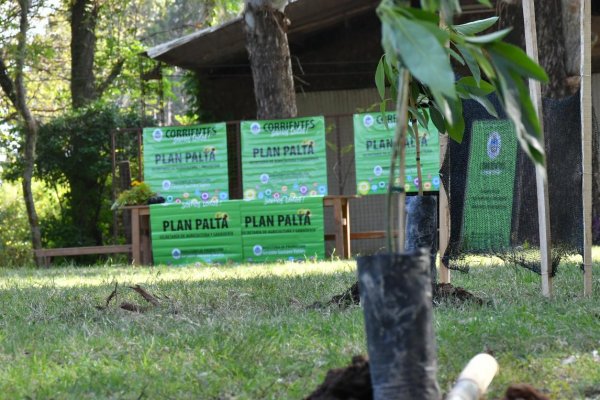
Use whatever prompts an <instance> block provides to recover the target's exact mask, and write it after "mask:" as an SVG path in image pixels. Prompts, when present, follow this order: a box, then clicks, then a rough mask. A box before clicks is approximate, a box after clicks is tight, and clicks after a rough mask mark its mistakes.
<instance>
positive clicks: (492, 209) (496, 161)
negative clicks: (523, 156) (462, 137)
mask: <svg viewBox="0 0 600 400" xmlns="http://www.w3.org/2000/svg"><path fill="white" fill-rule="evenodd" d="M516 160H517V138H516V134H515V131H514V128H513V126H512V124H511V123H510V122H509V121H508V120H484V121H475V122H474V123H473V129H472V133H471V149H470V152H469V167H468V175H467V189H466V194H465V208H464V219H463V244H462V247H463V249H464V250H471V251H483V250H487V251H489V250H501V249H505V248H507V247H509V246H510V232H511V222H512V209H513V187H514V181H515V166H516Z"/></svg>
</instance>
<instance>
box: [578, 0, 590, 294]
mask: <svg viewBox="0 0 600 400" xmlns="http://www.w3.org/2000/svg"><path fill="white" fill-rule="evenodd" d="M591 8H592V7H591V0H581V9H580V14H579V18H580V21H581V23H580V33H581V90H580V96H581V103H580V104H581V163H582V166H581V167H582V169H581V170H582V172H583V175H582V179H581V193H582V197H583V199H582V200H583V205H582V206H583V276H584V277H583V294H584V295H585V296H591V295H592V57H591V52H592V44H591V20H592V10H591Z"/></svg>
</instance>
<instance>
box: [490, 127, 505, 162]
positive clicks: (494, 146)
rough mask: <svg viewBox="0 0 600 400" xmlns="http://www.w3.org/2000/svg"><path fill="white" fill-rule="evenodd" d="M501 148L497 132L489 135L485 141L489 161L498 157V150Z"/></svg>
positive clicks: (500, 140) (500, 139)
mask: <svg viewBox="0 0 600 400" xmlns="http://www.w3.org/2000/svg"><path fill="white" fill-rule="evenodd" d="M501 147H502V138H501V137H500V134H499V133H498V132H492V133H490V136H489V137H488V141H487V155H488V157H489V158H490V159H492V160H493V159H495V158H496V157H498V156H499V155H500V148H501Z"/></svg>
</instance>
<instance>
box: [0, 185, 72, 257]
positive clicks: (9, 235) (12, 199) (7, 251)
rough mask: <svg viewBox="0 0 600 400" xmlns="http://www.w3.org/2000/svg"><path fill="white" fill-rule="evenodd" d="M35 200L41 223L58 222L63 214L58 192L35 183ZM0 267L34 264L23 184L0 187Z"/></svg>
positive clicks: (55, 189)
mask: <svg viewBox="0 0 600 400" xmlns="http://www.w3.org/2000/svg"><path fill="white" fill-rule="evenodd" d="M32 189H33V193H34V198H35V200H36V208H37V211H38V216H39V217H40V219H42V220H52V219H55V218H56V217H57V216H58V215H59V214H60V205H59V204H58V200H57V197H56V192H57V191H59V192H60V191H61V188H51V187H49V186H48V185H45V184H43V183H41V182H34V183H33V186H32ZM0 227H1V228H0V268H2V267H19V266H28V265H33V258H32V252H31V236H30V231H29V224H28V222H27V212H26V210H25V203H24V202H23V194H22V191H21V183H20V182H6V181H5V182H3V183H2V184H1V185H0Z"/></svg>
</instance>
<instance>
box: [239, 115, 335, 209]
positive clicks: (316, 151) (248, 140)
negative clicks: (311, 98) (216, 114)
mask: <svg viewBox="0 0 600 400" xmlns="http://www.w3.org/2000/svg"><path fill="white" fill-rule="evenodd" d="M241 131H242V179H243V182H244V184H243V189H244V199H245V200H254V199H259V200H275V201H277V200H278V199H281V198H288V197H290V198H294V197H304V196H324V195H326V194H327V160H326V158H325V151H326V147H325V119H324V118H323V117H306V118H294V119H286V120H274V121H244V122H242V123H241Z"/></svg>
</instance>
